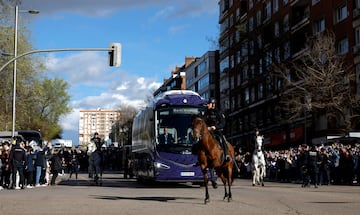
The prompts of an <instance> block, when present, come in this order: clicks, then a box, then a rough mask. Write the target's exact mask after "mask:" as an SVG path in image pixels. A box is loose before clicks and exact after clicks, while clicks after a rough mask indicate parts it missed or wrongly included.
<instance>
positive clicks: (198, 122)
mask: <svg viewBox="0 0 360 215" xmlns="http://www.w3.org/2000/svg"><path fill="white" fill-rule="evenodd" d="M204 127H206V125H205V121H204V120H203V119H202V118H201V117H199V116H196V117H194V118H193V120H192V130H193V131H192V136H193V138H194V140H195V141H196V142H198V141H199V140H200V139H201V136H202V134H203V132H204Z"/></svg>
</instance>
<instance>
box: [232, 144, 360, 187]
mask: <svg viewBox="0 0 360 215" xmlns="http://www.w3.org/2000/svg"><path fill="white" fill-rule="evenodd" d="M359 154H360V144H342V143H340V142H334V143H332V144H329V145H318V146H316V145H306V144H303V145H299V146H298V147H294V148H289V149H284V150H264V155H265V159H266V173H267V174H266V176H267V180H269V181H278V182H292V183H301V184H302V186H304V187H306V186H310V184H311V185H314V186H315V187H317V186H319V185H330V184H343V185H359V184H360V166H359ZM251 156H252V153H251V152H246V153H244V154H238V155H237V157H236V160H237V162H238V164H239V166H240V167H241V171H240V173H239V177H244V178H250V177H251V165H250V164H251Z"/></svg>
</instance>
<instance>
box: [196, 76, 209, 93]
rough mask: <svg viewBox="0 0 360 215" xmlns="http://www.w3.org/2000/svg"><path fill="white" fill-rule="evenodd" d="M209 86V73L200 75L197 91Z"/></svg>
mask: <svg viewBox="0 0 360 215" xmlns="http://www.w3.org/2000/svg"><path fill="white" fill-rule="evenodd" d="M207 86H209V73H208V74H206V75H205V76H204V77H202V78H201V79H200V80H199V82H198V88H199V91H201V90H202V89H204V88H206V87H207Z"/></svg>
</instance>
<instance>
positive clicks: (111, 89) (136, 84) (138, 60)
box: [18, 0, 219, 145]
mask: <svg viewBox="0 0 360 215" xmlns="http://www.w3.org/2000/svg"><path fill="white" fill-rule="evenodd" d="M19 9H20V10H38V11H40V13H39V14H36V15H31V16H30V15H26V16H24V18H26V19H29V24H28V26H27V28H29V29H30V32H31V38H30V39H31V43H32V45H33V47H34V48H35V49H58V48H107V47H109V45H110V44H111V43H113V42H117V43H121V46H122V53H121V62H122V63H121V66H120V67H110V66H109V65H108V54H107V51H71V52H51V53H41V54H38V55H42V56H44V59H45V64H46V68H47V69H46V70H45V73H44V74H45V75H46V76H47V77H49V78H54V77H58V78H62V79H64V80H65V81H67V82H68V83H69V85H70V88H69V94H70V96H71V101H70V106H71V108H72V112H71V113H70V114H68V115H66V116H63V117H62V118H61V126H62V129H63V133H62V138H63V139H71V140H72V141H73V144H75V145H77V144H78V131H79V110H94V109H99V108H100V109H103V110H109V109H119V107H121V106H127V105H131V106H134V107H137V108H139V107H141V106H143V105H144V101H145V99H146V98H147V97H148V96H149V95H151V92H152V91H153V90H154V89H157V88H158V87H159V86H160V85H161V84H162V83H163V80H164V78H169V77H170V73H171V71H172V70H174V69H175V67H176V66H182V65H183V64H184V63H185V57H186V56H188V57H193V56H194V57H201V56H202V55H203V54H205V53H206V52H207V51H209V50H215V49H217V48H216V47H215V46H214V42H213V41H216V40H217V38H218V34H219V27H218V19H219V9H218V1H215V0H101V1H99V0H76V1H74V0H61V1H58V0H46V1H44V0H23V1H22V3H21V4H20V5H19ZM21 15H22V14H21V13H20V14H19V16H21ZM18 54H21V53H18Z"/></svg>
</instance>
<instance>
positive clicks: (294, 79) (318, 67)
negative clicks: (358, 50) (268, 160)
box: [274, 32, 360, 130]
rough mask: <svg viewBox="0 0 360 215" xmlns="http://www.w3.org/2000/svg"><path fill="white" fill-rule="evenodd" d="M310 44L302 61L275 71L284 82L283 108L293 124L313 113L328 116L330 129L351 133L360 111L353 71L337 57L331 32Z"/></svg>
mask: <svg viewBox="0 0 360 215" xmlns="http://www.w3.org/2000/svg"><path fill="white" fill-rule="evenodd" d="M310 41H311V42H309V43H308V45H307V47H306V49H305V52H304V53H303V54H302V55H301V57H300V58H299V59H297V60H296V61H293V62H290V63H288V64H286V65H280V66H276V67H275V69H274V74H276V75H280V76H281V77H280V78H281V79H282V80H284V81H283V91H282V94H281V102H280V104H281V107H282V109H283V111H284V112H286V113H288V114H289V115H288V117H289V119H290V120H293V119H296V118H298V117H299V116H301V115H302V114H303V113H304V111H311V113H312V114H315V115H317V116H326V118H327V121H328V127H329V128H335V127H336V128H343V129H347V130H348V129H350V128H352V126H353V122H354V118H356V117H357V116H358V115H356V114H355V110H356V109H358V108H359V107H360V106H359V101H360V100H359V97H358V96H357V95H356V92H355V87H354V83H355V72H354V69H353V68H352V67H350V66H348V65H346V63H345V59H344V56H341V55H339V54H337V50H336V46H335V35H334V34H333V33H332V32H325V33H322V34H318V35H316V36H315V37H314V38H313V39H312V40H310Z"/></svg>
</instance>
